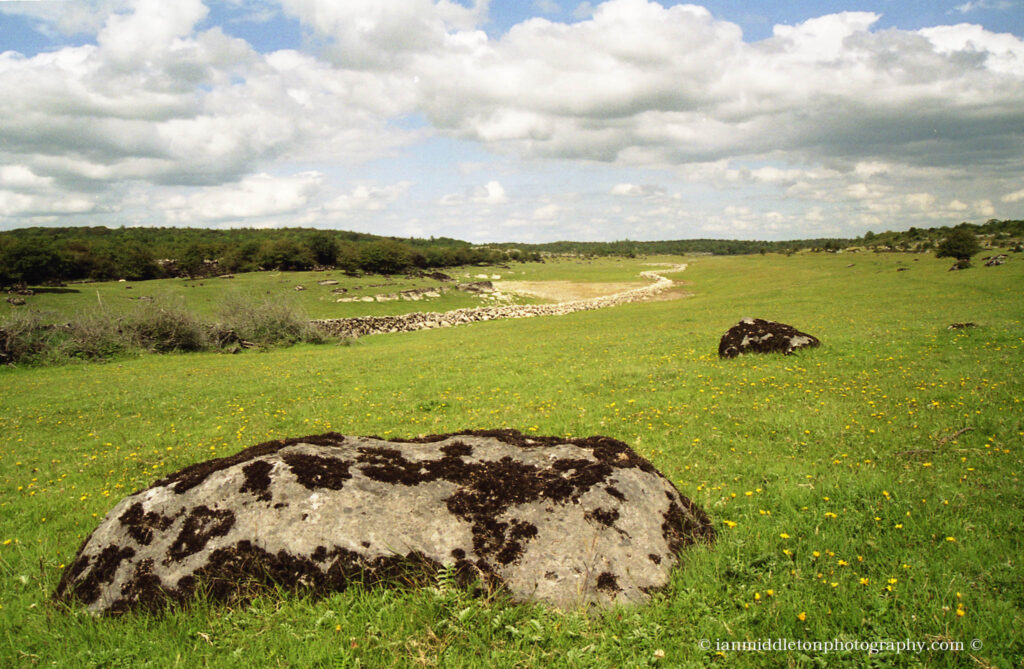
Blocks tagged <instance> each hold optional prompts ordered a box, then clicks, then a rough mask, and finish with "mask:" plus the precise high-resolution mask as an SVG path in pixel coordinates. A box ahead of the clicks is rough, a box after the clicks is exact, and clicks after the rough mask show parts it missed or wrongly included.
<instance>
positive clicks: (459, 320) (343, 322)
mask: <svg viewBox="0 0 1024 669" xmlns="http://www.w3.org/2000/svg"><path fill="white" fill-rule="evenodd" d="M685 267H686V265H676V266H674V267H672V269H671V270H670V271H680V270H682V269H685ZM640 275H641V276H642V277H644V278H647V279H652V280H653V281H654V283H652V284H650V285H647V286H641V287H639V288H632V289H630V290H626V291H623V292H621V293H616V294H614V295H603V296H601V297H593V298H588V299H579V300H571V301H569V302H559V303H557V304H509V305H500V306H498V305H488V306H484V307H471V308H466V309H454V310H452V311H446V312H415V313H410V314H400V315H397V316H356V317H352V318H329V319H322V320H315V321H312V323H313V325H315V326H316V327H318V328H320V329H321V330H322V331H324V332H325V333H327V334H329V335H332V336H337V337H344V338H349V339H351V338H357V337H364V336H367V335H374V334H386V333H392V332H412V331H415V330H431V329H434V328H447V327H454V326H456V325H462V324H464V323H476V322H479V321H491V320H495V319H499V318H532V317H535V316H563V315H565V314H571V313H575V312H577V311H588V310H591V309H603V308H605V307H614V306H618V305H620V304H628V303H630V302H639V301H642V300H649V299H652V298H657V296H658V295H660V294H661V293H663V292H665V291H666V290H668V289H670V288H672V287H673V285H675V282H673V281H672V280H671V279H667V278H665V277H663V276H660V275H659V274H657V273H656V272H641V273H640ZM353 290H355V289H354V288H353ZM423 297H425V298H426V297H440V293H438V292H436V291H432V292H425V293H423ZM353 299H354V300H359V299H361V300H362V301H367V302H373V301H374V300H373V298H372V297H364V298H352V299H350V298H339V299H338V300H337V301H338V302H350V301H353Z"/></svg>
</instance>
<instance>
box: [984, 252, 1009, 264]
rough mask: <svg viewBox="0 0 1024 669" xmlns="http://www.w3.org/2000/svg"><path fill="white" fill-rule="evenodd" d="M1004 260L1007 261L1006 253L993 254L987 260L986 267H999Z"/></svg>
mask: <svg viewBox="0 0 1024 669" xmlns="http://www.w3.org/2000/svg"><path fill="white" fill-rule="evenodd" d="M1004 262H1006V255H1004V254H1000V255H997V256H992V257H991V258H989V259H988V260H987V261H985V267H998V266H999V265H1002V264H1003V263H1004Z"/></svg>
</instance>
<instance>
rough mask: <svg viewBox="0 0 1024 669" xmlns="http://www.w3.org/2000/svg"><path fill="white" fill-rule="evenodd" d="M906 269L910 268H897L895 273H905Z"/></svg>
mask: <svg viewBox="0 0 1024 669" xmlns="http://www.w3.org/2000/svg"><path fill="white" fill-rule="evenodd" d="M908 269H910V268H909V267H897V268H896V271H897V272H906V271H907V270H908Z"/></svg>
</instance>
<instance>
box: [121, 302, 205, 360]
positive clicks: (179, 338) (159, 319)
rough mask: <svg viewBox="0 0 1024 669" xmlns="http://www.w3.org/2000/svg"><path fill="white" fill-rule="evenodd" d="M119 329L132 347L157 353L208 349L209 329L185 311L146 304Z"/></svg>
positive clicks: (130, 315)
mask: <svg viewBox="0 0 1024 669" xmlns="http://www.w3.org/2000/svg"><path fill="white" fill-rule="evenodd" d="M120 329H121V332H122V333H123V334H124V335H126V337H127V339H128V341H129V342H130V345H133V346H134V347H137V348H141V349H144V350H149V351H156V352H158V353H167V352H170V351H202V350H204V349H206V348H207V347H208V341H209V339H208V336H207V327H206V326H204V325H203V323H202V322H200V321H199V319H197V318H196V317H195V315H194V314H193V313H191V312H189V311H186V310H185V309H183V308H177V307H168V306H163V305H157V304H155V303H152V302H149V303H144V304H141V305H139V306H138V307H137V308H136V309H135V310H134V311H132V312H131V313H129V314H128V316H126V317H125V318H124V319H123V320H122V322H121V328H120Z"/></svg>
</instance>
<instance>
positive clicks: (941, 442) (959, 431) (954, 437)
mask: <svg viewBox="0 0 1024 669" xmlns="http://www.w3.org/2000/svg"><path fill="white" fill-rule="evenodd" d="M973 429H974V428H973V427H965V428H961V429H959V430H957V431H956V432H954V433H953V434H951V435H949V436H946V437H943V438H942V439H939V440H938V441H937V442H936V443H937V444H938V445H939V446H942V445H944V444H945V443H946V442H947V441H952V440H953V439H956V438H957V437H959V436H960V435H961V434H963V433H965V432H970V431H971V430H973Z"/></svg>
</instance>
